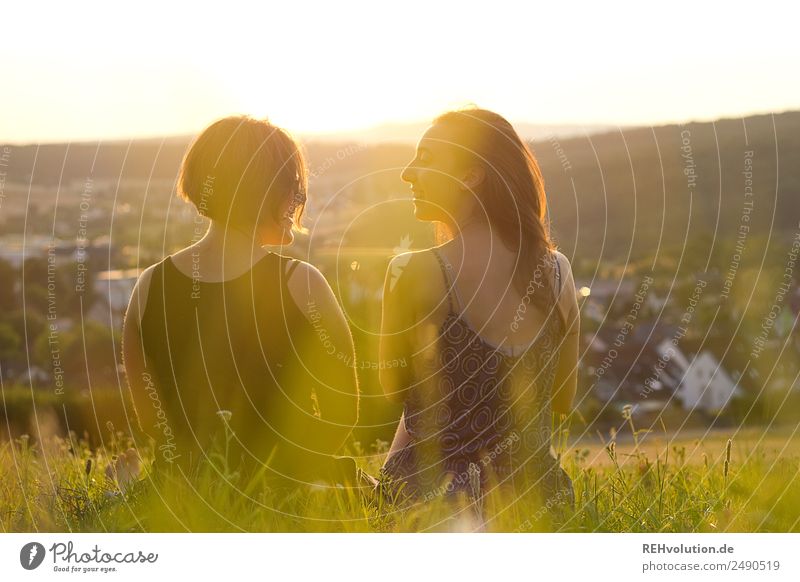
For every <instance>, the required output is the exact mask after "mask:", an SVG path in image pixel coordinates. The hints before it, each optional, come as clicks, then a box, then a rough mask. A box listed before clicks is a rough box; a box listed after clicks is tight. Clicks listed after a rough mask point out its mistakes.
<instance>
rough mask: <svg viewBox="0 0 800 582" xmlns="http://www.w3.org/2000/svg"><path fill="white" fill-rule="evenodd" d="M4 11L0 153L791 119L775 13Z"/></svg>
mask: <svg viewBox="0 0 800 582" xmlns="http://www.w3.org/2000/svg"><path fill="white" fill-rule="evenodd" d="M162 4H164V2H150V1H137V2H135V3H134V2H129V3H124V4H123V3H115V2H87V3H81V4H80V8H78V4H76V3H64V2H52V3H37V2H14V3H6V4H5V5H4V6H3V8H2V22H3V27H2V28H3V46H4V48H3V51H4V52H3V60H2V63H3V64H2V69H0V120H2V122H1V123H0V142H13V143H20V142H47V141H66V140H82V139H94V138H102V139H112V138H124V137H140V136H152V137H160V136H165V135H175V134H188V133H195V132H197V131H198V130H199V129H201V128H202V127H204V126H205V125H207V124H208V123H209V122H210V121H212V120H213V119H215V118H218V117H221V116H224V115H228V114H231V113H251V114H254V115H258V116H265V115H266V116H269V117H270V119H272V120H273V121H274V122H276V123H278V124H281V125H284V126H286V127H287V128H289V129H290V130H292V131H295V132H301V133H319V132H335V131H341V130H352V129H357V128H362V127H368V126H372V125H376V124H381V123H387V122H395V121H417V120H424V119H428V118H430V117H432V116H434V115H435V114H437V113H438V112H440V111H442V110H444V109H447V108H451V107H454V106H458V105H462V104H465V103H470V102H472V103H476V104H478V105H480V106H482V107H488V108H493V109H496V110H498V111H499V112H500V113H502V114H503V115H505V116H506V117H508V118H510V119H512V120H515V121H529V122H532V123H541V124H573V123H576V124H609V125H613V124H620V125H631V124H661V123H666V122H672V121H687V120H693V119H697V120H707V119H715V118H718V117H731V116H741V115H746V114H750V113H755V112H767V111H782V110H787V109H798V108H800V78H799V77H798V75H797V70H798V65H800V44H798V43H797V40H796V18H794V17H793V16H790V15H789V14H787V13H786V12H785V11H786V9H785V8H782V7H781V6H782V5H781V4H774V3H770V2H760V3H752V2H750V3H741V4H736V3H732V2H730V3H724V4H718V5H716V6H712V5H711V4H710V3H709V4H708V5H706V4H705V3H696V2H669V3H664V4H663V6H662V7H661V8H658V9H653V8H649V7H645V6H644V5H643V4H644V3H641V2H631V3H620V4H615V5H613V7H612V6H611V5H610V4H609V3H600V2H594V3H586V4H583V3H574V4H569V3H567V2H561V1H558V2H555V1H554V2H548V3H537V4H536V5H534V3H522V2H519V3H511V2H501V1H495V0H492V1H491V2H486V1H485V2H482V3H477V2H476V3H469V2H458V3H455V4H450V5H448V4H447V3H434V2H431V1H417V0H407V1H404V2H402V3H397V4H396V7H395V8H393V9H390V8H388V6H389V5H386V4H384V3H377V2H363V3H356V2H341V1H340V2H324V3H320V5H319V6H315V5H313V4H311V3H305V2H281V3H280V4H279V5H275V6H274V7H273V6H271V5H270V6H269V7H255V6H254V5H249V3H244V2H235V1H230V0H226V1H225V2H214V3H210V4H207V5H202V4H200V3H191V4H187V5H185V6H184V7H179V6H177V5H175V6H169V7H166V6H163V5H162Z"/></svg>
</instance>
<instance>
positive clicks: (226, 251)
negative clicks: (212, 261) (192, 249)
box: [196, 220, 264, 256]
mask: <svg viewBox="0 0 800 582" xmlns="http://www.w3.org/2000/svg"><path fill="white" fill-rule="evenodd" d="M196 246H198V247H201V248H203V249H204V250H206V251H207V252H209V253H210V254H213V255H219V256H223V255H235V256H257V255H261V254H263V252H264V251H263V250H262V248H261V247H262V246H263V245H262V244H261V242H260V241H259V239H258V236H257V233H256V232H255V231H252V230H251V231H250V232H247V230H246V229H244V228H242V227H240V226H234V225H232V224H220V223H219V222H217V221H215V220H212V221H211V223H210V224H209V226H208V230H207V231H206V234H205V235H204V236H203V238H202V239H200V240H199V241H198V242H197V244H196Z"/></svg>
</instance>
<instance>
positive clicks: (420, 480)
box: [381, 249, 574, 505]
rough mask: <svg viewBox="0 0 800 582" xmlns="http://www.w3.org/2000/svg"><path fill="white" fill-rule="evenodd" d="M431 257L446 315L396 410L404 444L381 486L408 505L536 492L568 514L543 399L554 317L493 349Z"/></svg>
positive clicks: (558, 324) (570, 498) (556, 337)
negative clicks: (526, 338)
mask: <svg viewBox="0 0 800 582" xmlns="http://www.w3.org/2000/svg"><path fill="white" fill-rule="evenodd" d="M433 253H434V255H435V256H436V259H437V260H438V262H439V265H440V267H441V270H442V273H443V277H444V282H445V287H446V289H447V296H448V302H449V309H448V313H447V315H446V317H445V319H444V322H443V323H442V326H441V328H440V330H439V339H438V342H437V346H436V348H435V350H433V351H434V352H435V353H434V355H433V356H432V357H430V358H428V361H427V363H425V364H423V368H424V369H423V370H422V374H423V377H422V378H418V380H417V383H416V384H415V386H414V387H413V388H411V389H410V391H409V396H408V397H407V399H406V401H405V403H404V416H405V423H406V431H407V432H408V433H409V435H410V436H411V440H410V442H409V443H408V444H407V445H406V446H405V447H404V448H403V449H401V450H400V451H399V452H397V453H396V454H394V455H393V456H392V457H390V458H389V459H387V461H386V464H385V465H384V467H383V468H382V470H381V481H382V483H384V484H385V485H387V484H388V485H389V486H390V487H391V488H393V489H395V490H397V489H399V490H400V491H402V493H403V496H404V497H405V496H408V497H410V498H411V499H413V500H416V501H419V500H422V501H430V500H433V499H437V498H440V497H448V496H451V495H453V494H455V493H456V492H458V491H463V492H465V493H467V494H468V495H469V496H470V497H473V498H475V497H476V496H479V495H482V494H484V493H486V492H487V491H489V490H492V489H493V488H495V487H497V488H508V489H511V491H513V495H514V496H515V498H519V497H520V496H521V495H524V494H525V493H526V492H534V490H535V493H536V495H538V496H540V499H542V500H545V499H552V500H553V502H554V503H555V502H559V503H566V504H569V505H573V504H574V495H573V491H572V483H571V481H570V479H569V477H568V476H567V474H566V473H565V472H564V471H563V470H562V469H561V468H560V466H559V463H558V461H557V459H556V458H555V456H554V455H553V453H552V451H551V423H552V409H551V394H552V387H553V380H554V377H555V370H556V366H557V364H558V357H559V346H560V343H561V341H562V340H563V338H564V333H565V330H564V325H563V323H562V320H561V319H560V318H559V316H558V313H557V309H556V308H554V309H552V310H551V312H550V313H549V314H548V315H547V319H546V320H545V323H544V325H543V327H542V329H541V330H540V331H539V334H538V335H537V336H536V338H535V339H534V340H533V341H532V342H530V343H529V344H527V345H525V346H521V347H520V346H514V347H513V348H514V349H507V348H504V347H502V346H498V345H494V344H492V343H490V342H488V341H486V340H485V339H484V338H482V337H481V336H480V335H479V333H478V332H477V331H476V330H475V329H474V328H473V327H472V326H471V325H470V324H469V323H468V322H467V321H466V320H465V319H464V316H463V315H462V314H461V310H462V307H461V306H462V302H461V300H460V298H459V296H458V291H457V289H456V288H455V286H454V281H453V276H452V271H453V269H452V266H451V265H450V264H449V263H448V262H447V260H446V259H445V258H444V257H443V256H442V255H441V254H440V253H439V252H438V251H437V249H433ZM555 265H556V268H555V277H556V281H555V289H557V290H558V291H559V292H560V288H561V271H560V265H559V263H558V261H557V260H556V261H555ZM526 307H527V306H526ZM518 314H519V312H518ZM522 317H523V318H524V311H522Z"/></svg>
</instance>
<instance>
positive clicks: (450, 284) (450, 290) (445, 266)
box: [431, 249, 461, 311]
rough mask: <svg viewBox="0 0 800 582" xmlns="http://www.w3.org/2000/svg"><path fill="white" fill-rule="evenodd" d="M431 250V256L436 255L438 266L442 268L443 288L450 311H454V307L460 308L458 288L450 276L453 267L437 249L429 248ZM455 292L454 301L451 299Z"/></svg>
mask: <svg viewBox="0 0 800 582" xmlns="http://www.w3.org/2000/svg"><path fill="white" fill-rule="evenodd" d="M431 250H432V251H433V256H434V257H436V260H437V261H438V262H439V267H440V268H441V269H442V277H443V278H444V288H445V290H446V291H447V301H448V302H449V303H450V311H454V310H455V309H461V298H460V297H459V296H458V289H456V286H455V282H454V281H453V279H452V277H451V273H452V272H453V267H452V266H451V265H450V263H448V262H447V259H445V258H444V257H443V256H442V255H441V253H440V252H439V249H431ZM454 294H455V302H454V301H453V295H454Z"/></svg>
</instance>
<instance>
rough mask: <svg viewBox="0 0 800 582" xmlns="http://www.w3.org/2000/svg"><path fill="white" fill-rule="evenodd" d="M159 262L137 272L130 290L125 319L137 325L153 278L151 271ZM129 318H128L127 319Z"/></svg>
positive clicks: (139, 322) (140, 319) (142, 313)
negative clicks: (137, 276)
mask: <svg viewBox="0 0 800 582" xmlns="http://www.w3.org/2000/svg"><path fill="white" fill-rule="evenodd" d="M158 265H159V263H156V264H154V265H150V266H149V267H147V268H146V269H145V270H144V271H142V272H141V273H139V278H138V279H137V280H136V284H135V285H134V286H133V291H131V298H130V301H129V303H128V310H127V312H126V314H125V321H126V322H128V321H130V322H131V323H135V324H136V325H137V326H138V325H139V324H141V321H142V316H143V315H144V308H145V306H146V305H147V296H148V293H149V292H150V282H151V281H152V279H153V272H154V271H155V270H156V267H157V266H158ZM129 318H130V319H129Z"/></svg>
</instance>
